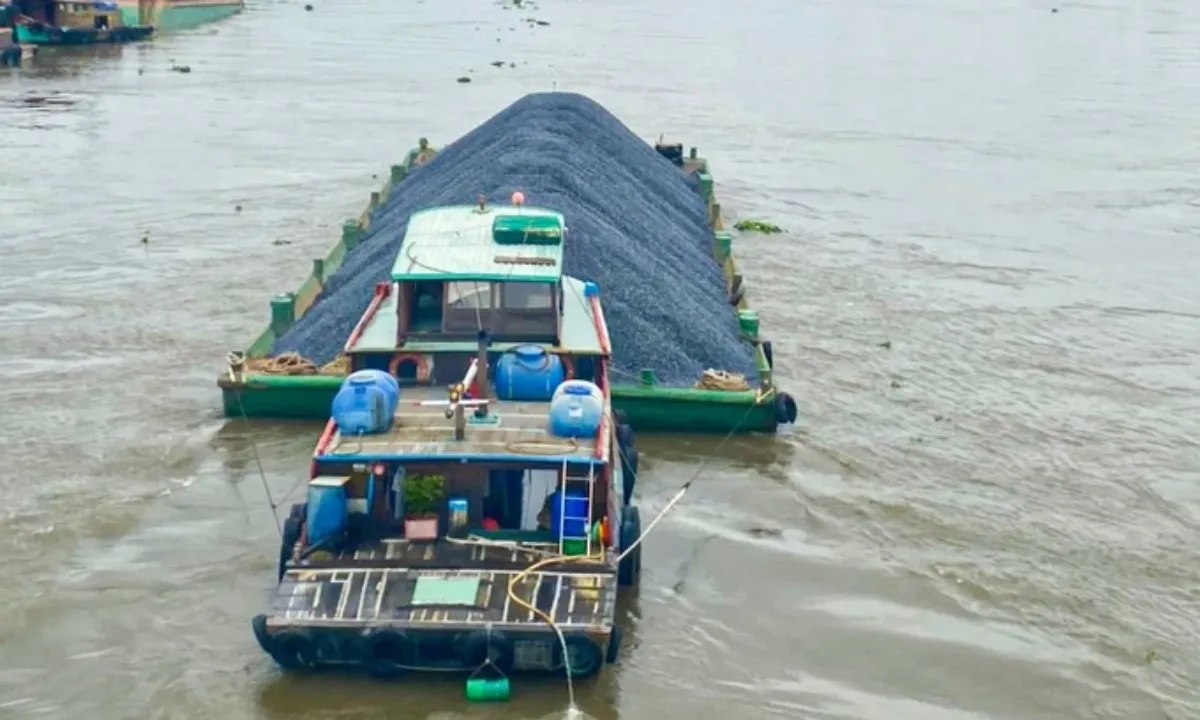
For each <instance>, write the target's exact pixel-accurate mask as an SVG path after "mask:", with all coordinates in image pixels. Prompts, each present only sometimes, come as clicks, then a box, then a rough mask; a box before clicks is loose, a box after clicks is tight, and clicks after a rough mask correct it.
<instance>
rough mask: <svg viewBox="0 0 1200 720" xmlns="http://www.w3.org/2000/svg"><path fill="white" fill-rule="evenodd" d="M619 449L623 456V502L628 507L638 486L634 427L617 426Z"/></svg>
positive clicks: (637, 460)
mask: <svg viewBox="0 0 1200 720" xmlns="http://www.w3.org/2000/svg"><path fill="white" fill-rule="evenodd" d="M617 448H618V449H619V450H620V454H621V458H620V460H621V479H622V486H623V490H622V493H623V494H624V497H623V498H621V502H622V503H623V504H625V505H628V504H629V502H630V501H631V500H633V488H634V486H635V485H637V474H638V465H639V458H638V450H637V440H636V438H635V437H634V435H633V426H631V425H627V424H622V425H618V426H617Z"/></svg>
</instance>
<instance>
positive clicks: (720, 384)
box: [695, 368, 750, 392]
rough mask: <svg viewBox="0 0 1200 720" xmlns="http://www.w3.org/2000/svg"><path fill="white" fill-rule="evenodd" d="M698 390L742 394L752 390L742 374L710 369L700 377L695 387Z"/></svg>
mask: <svg viewBox="0 0 1200 720" xmlns="http://www.w3.org/2000/svg"><path fill="white" fill-rule="evenodd" d="M695 387H696V389H698V390H720V391H723V392H741V391H744V390H749V389H750V384H749V383H747V382H746V376H745V375H742V374H741V373H733V372H728V371H726V370H713V369H711V368H710V369H708V370H705V371H704V374H703V375H701V376H700V380H699V381H697V382H696V385H695Z"/></svg>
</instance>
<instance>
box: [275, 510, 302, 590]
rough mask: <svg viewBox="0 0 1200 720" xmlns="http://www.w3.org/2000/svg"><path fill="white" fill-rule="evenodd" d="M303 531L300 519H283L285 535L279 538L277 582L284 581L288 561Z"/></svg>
mask: <svg viewBox="0 0 1200 720" xmlns="http://www.w3.org/2000/svg"><path fill="white" fill-rule="evenodd" d="M302 532H303V527H302V522H301V521H300V520H298V519H296V518H293V517H289V518H288V519H287V520H284V521H283V537H282V538H280V540H279V570H278V574H277V577H276V582H283V574H284V573H285V572H286V571H287V564H288V561H290V560H291V559H292V551H293V550H295V548H296V544H297V543H299V542H300V535H301V533H302Z"/></svg>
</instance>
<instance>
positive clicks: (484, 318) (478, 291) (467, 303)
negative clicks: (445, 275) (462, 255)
mask: <svg viewBox="0 0 1200 720" xmlns="http://www.w3.org/2000/svg"><path fill="white" fill-rule="evenodd" d="M492 306H493V302H492V284H491V283H489V282H480V281H466V282H448V283H446V312H445V314H444V315H443V320H442V329H443V330H444V331H445V332H448V333H471V334H474V332H475V331H477V330H479V329H480V328H481V327H483V328H491V326H492Z"/></svg>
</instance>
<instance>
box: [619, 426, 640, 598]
mask: <svg viewBox="0 0 1200 720" xmlns="http://www.w3.org/2000/svg"><path fill="white" fill-rule="evenodd" d="M614 414H615V415H616V418H617V450H618V453H619V455H620V460H621V475H622V477H623V478H624V487H623V489H622V490H623V493H624V497H622V498H621V501H622V503H623V505H624V508H623V509H622V511H621V534H620V535H619V537H618V543H619V544H618V549H619V550H621V551H622V552H624V550H625V548H627V547H629V546H631V545H633V543H635V542H637V539H638V538H639V537H641V534H642V517H641V514H640V512H639V511H638V507H637V505H634V504H633V502H632V500H633V488H634V485H635V484H636V483H637V473H638V451H637V443H636V442H635V441H634V437H633V426H631V425H630V424H629V422H628V418H627V417H626V416H625V413H623V412H622V411H620V410H617V411H616V412H615V413H614ZM641 576H642V546H641V545H638V547H637V548H636V549H634V551H633V552H631V553H629V555H627V556H626V557H625V558H624V559H623V560H621V565H620V567H619V568H618V569H617V582H618V583H619V584H620V585H622V586H623V587H632V586H634V585H637V584H638V580H640V579H641Z"/></svg>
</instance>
